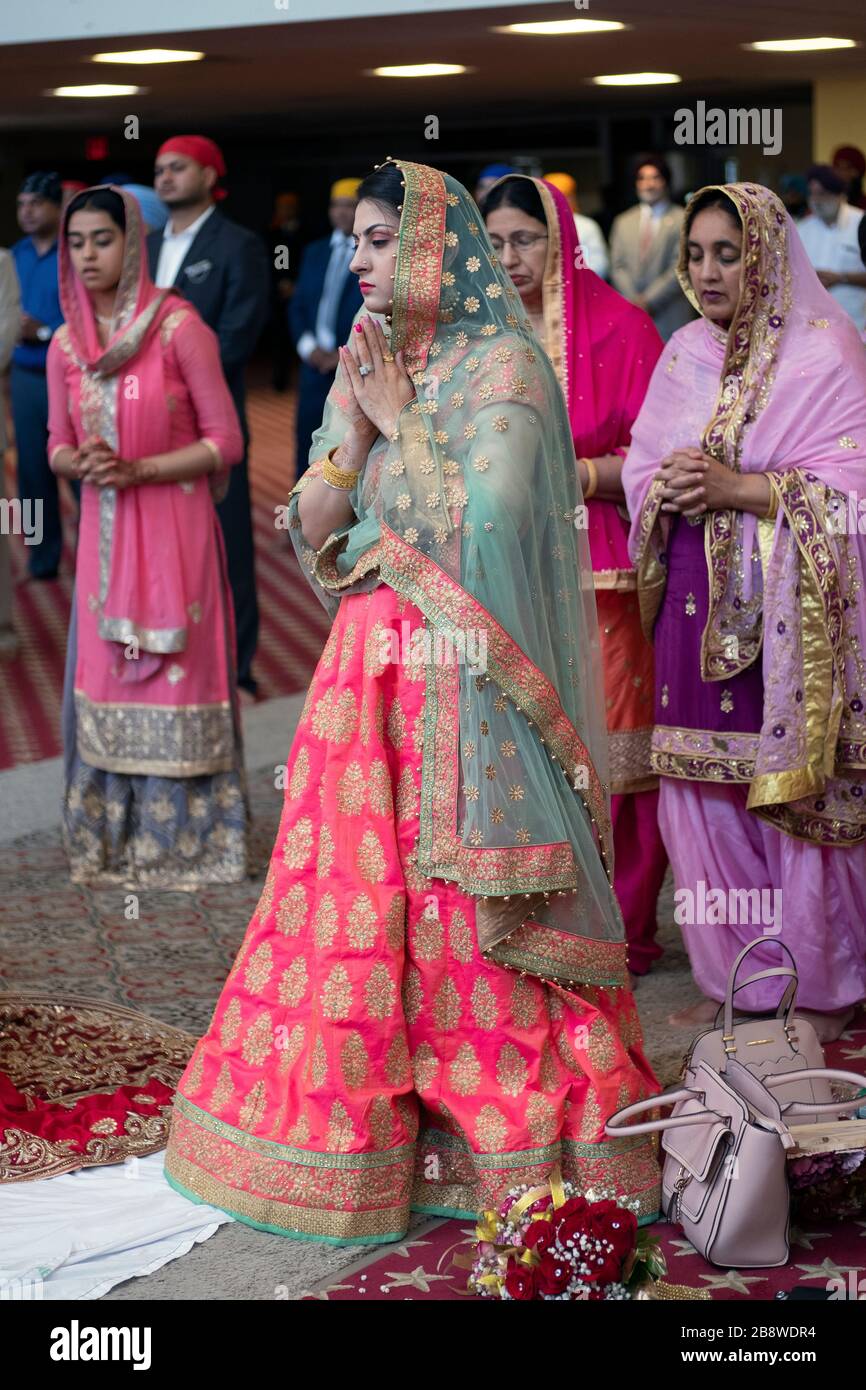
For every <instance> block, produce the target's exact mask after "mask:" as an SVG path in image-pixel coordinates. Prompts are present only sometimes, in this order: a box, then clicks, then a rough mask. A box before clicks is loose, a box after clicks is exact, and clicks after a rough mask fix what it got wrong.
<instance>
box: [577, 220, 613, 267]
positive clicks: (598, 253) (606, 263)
mask: <svg viewBox="0 0 866 1390" xmlns="http://www.w3.org/2000/svg"><path fill="white" fill-rule="evenodd" d="M574 225H575V227H576V228H577V239H578V241H579V242H580V249H581V250H582V252H583V263H584V265H585V266H586V267H587V268H588V269H589V270H594V271H595V273H596V275H600V276H601V278H602V280H606V279H607V273H608V271H609V269H610V258H609V257H608V254H607V243H606V241H605V239H604V232H603V231H602V230H601V227H600V226H599V225H598V223H597V222H595V221H594V220H593V218H591V217H584V215H583V213H582V212H576V213H575V214H574Z"/></svg>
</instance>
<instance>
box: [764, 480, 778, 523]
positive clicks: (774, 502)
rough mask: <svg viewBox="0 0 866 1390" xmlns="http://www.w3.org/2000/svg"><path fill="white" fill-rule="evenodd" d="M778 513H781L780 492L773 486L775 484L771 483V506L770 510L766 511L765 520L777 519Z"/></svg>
mask: <svg viewBox="0 0 866 1390" xmlns="http://www.w3.org/2000/svg"><path fill="white" fill-rule="evenodd" d="M767 481H768V482H769V478H768V479H767ZM778 514H779V494H778V492H777V491H776V489H775V488H774V487H773V484H772V483H770V506H769V510H768V511H766V512H765V513H764V520H765V521H775V519H776V517H777V516H778Z"/></svg>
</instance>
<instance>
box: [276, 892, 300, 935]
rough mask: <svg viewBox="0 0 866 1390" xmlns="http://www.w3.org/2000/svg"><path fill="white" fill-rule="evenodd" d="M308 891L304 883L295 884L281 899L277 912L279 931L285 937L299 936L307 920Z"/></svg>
mask: <svg viewBox="0 0 866 1390" xmlns="http://www.w3.org/2000/svg"><path fill="white" fill-rule="evenodd" d="M307 911H308V908H307V890H306V888H305V887H304V885H303V883H293V884H292V886H291V888H290V889H289V891H288V893H286V894H285V895H284V896H283V897H282V898H281V899H280V903H279V906H278V908H277V912H276V926H277V931H280V932H282V933H283V935H284V936H297V935H298V934H299V932H300V930H301V928H302V926H303V925H304V923H305V921H306V920H307Z"/></svg>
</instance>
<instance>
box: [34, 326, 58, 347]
mask: <svg viewBox="0 0 866 1390" xmlns="http://www.w3.org/2000/svg"><path fill="white" fill-rule="evenodd" d="M53 333H54V329H53V328H49V327H48V324H47V323H41V324H40V325H39V327H38V328H37V330H36V336H37V338H38V339H39V341H40V343H49V342H50V341H51V338H52V336H53Z"/></svg>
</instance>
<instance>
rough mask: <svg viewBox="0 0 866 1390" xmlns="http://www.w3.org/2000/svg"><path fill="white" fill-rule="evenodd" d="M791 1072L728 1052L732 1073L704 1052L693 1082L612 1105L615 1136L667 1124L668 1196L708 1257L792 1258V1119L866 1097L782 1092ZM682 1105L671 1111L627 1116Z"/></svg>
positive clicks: (673, 1213)
mask: <svg viewBox="0 0 866 1390" xmlns="http://www.w3.org/2000/svg"><path fill="white" fill-rule="evenodd" d="M799 1080H800V1081H801V1082H807V1081H808V1082H813V1081H822V1082H824V1083H826V1084H827V1086H828V1087H829V1083H830V1082H831V1081H847V1082H851V1083H853V1084H854V1085H856V1086H858V1087H860V1086H862V1085H863V1084H864V1081H866V1078H864V1077H862V1076H858V1075H857V1073H856V1072H849V1071H828V1070H826V1069H823V1068H814V1069H813V1068H809V1069H808V1070H804V1071H802V1072H801V1073H800V1076H799ZM789 1082H790V1073H786V1072H783V1073H781V1074H780V1075H778V1076H764V1077H763V1078H760V1077H758V1076H756V1075H755V1074H754V1073H753V1072H752V1071H750V1070H749V1068H748V1067H744V1066H743V1065H742V1063H740V1062H738V1061H737V1059H736V1058H735V1057H732V1056H728V1057H727V1058H726V1065H725V1070H724V1073H721V1072H719V1071H717V1070H716V1068H715V1067H713V1066H712V1065H711V1063H709V1062H707V1061H701V1062H698V1063H696V1065H695V1066H694V1067H693V1068H692V1070H690V1072H689V1078H688V1085H686V1086H684V1087H681V1088H679V1089H675V1090H668V1091H663V1092H662V1094H661V1095H659V1096H652V1097H650V1098H649V1099H648V1100H641V1101H638V1102H637V1103H636V1104H635V1105H627V1106H626V1107H625V1108H624V1109H623V1110H619V1111H617V1113H616V1114H615V1115H612V1116H611V1118H610V1119H609V1120H608V1122H607V1124H606V1126H605V1133H606V1134H609V1135H611V1136H613V1137H617V1136H620V1135H632V1134H653V1133H655V1132H656V1131H662V1132H663V1133H664V1137H663V1139H662V1148H663V1149H664V1151H665V1161H664V1170H663V1173H662V1198H663V1202H664V1207H665V1212H666V1215H667V1218H668V1220H669V1221H674V1222H676V1223H678V1224H679V1225H680V1226H681V1227H682V1229H683V1233H684V1235H685V1236H686V1238H687V1239H688V1240H689V1241H690V1242H691V1244H692V1245H693V1246H694V1247H695V1249H696V1250H697V1251H698V1253H699V1254H700V1255H703V1257H704V1259H706V1260H709V1262H710V1263H711V1264H714V1265H719V1266H721V1267H723V1268H726V1269H730V1268H738V1269H764V1268H771V1267H772V1266H774V1265H783V1264H785V1263H786V1261H787V1259H788V1252H789V1245H788V1225H789V1219H788V1218H789V1192H788V1178H787V1173H786V1171H785V1151H786V1149H789V1148H792V1147H793V1146H794V1143H795V1141H794V1138H793V1136H792V1135H791V1132H790V1130H789V1129H788V1125H787V1123H786V1122H787V1120H788V1119H791V1118H794V1117H796V1118H797V1119H799V1120H801V1121H806V1120H811V1119H813V1118H814V1117H815V1115H816V1113H817V1114H819V1115H824V1116H825V1117H826V1115H828V1114H829V1115H832V1116H833V1117H834V1118H835V1117H837V1116H838V1115H840V1114H844V1113H845V1112H846V1111H851V1110H856V1109H858V1108H859V1107H860V1105H861V1104H862V1100H861V1099H859V1098H857V1099H854V1100H850V1101H837V1100H833V1101H830V1102H829V1103H828V1104H825V1105H816V1104H815V1102H814V1101H813V1100H811V1099H810V1100H809V1101H808V1102H806V1103H803V1102H798V1101H789V1102H787V1103H786V1104H785V1109H784V1113H783V1111H782V1107H781V1104H780V1102H779V1099H778V1093H779V1091H780V1090H783V1089H785V1088H786V1086H787V1085H788V1084H789ZM667 1105H673V1106H674V1112H673V1114H672V1115H671V1116H670V1117H669V1118H668V1119H659V1118H657V1119H654V1120H648V1121H644V1122H643V1123H640V1124H630V1123H624V1122H625V1121H629V1120H631V1119H633V1118H634V1117H635V1116H637V1115H642V1114H646V1113H647V1112H650V1111H653V1110H656V1109H658V1108H659V1107H661V1106H667Z"/></svg>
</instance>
